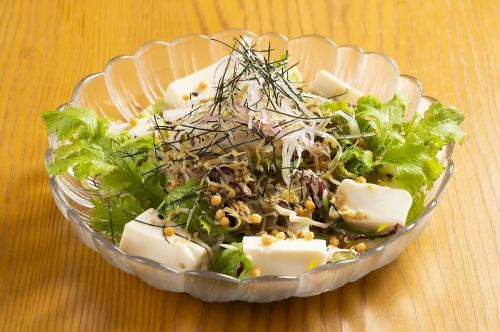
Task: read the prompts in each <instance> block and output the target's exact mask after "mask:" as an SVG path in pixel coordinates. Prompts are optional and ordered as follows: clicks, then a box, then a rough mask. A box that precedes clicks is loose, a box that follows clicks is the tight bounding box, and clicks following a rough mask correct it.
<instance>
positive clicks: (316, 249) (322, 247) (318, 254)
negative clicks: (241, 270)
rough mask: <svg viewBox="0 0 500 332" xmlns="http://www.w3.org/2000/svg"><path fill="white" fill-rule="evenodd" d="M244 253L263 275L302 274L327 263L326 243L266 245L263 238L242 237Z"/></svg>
mask: <svg viewBox="0 0 500 332" xmlns="http://www.w3.org/2000/svg"><path fill="white" fill-rule="evenodd" d="M243 251H244V252H245V253H246V254H247V255H248V256H250V258H251V259H252V265H253V267H256V268H258V269H259V270H260V273H261V275H299V274H302V273H303V272H306V271H307V270H310V269H313V268H315V267H316V266H319V265H323V264H325V263H326V258H327V250H326V241H325V240H303V239H293V240H277V241H276V242H274V243H272V244H271V245H267V246H266V245H264V244H263V243H262V237H260V236H245V237H243Z"/></svg>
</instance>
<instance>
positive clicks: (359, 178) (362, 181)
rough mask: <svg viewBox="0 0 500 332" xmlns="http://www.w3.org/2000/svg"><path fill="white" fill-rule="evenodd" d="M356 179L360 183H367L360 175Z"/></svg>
mask: <svg viewBox="0 0 500 332" xmlns="http://www.w3.org/2000/svg"><path fill="white" fill-rule="evenodd" d="M354 181H356V182H359V183H366V179H365V178H364V177H362V176H358V177H357V178H355V179H354Z"/></svg>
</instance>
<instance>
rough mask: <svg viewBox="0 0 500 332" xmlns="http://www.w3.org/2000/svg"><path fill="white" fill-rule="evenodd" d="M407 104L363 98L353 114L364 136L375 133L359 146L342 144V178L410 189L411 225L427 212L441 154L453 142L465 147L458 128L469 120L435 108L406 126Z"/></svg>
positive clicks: (398, 99) (397, 99) (441, 107)
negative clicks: (427, 196)
mask: <svg viewBox="0 0 500 332" xmlns="http://www.w3.org/2000/svg"><path fill="white" fill-rule="evenodd" d="M405 110H406V101H405V99H404V98H403V97H402V96H401V95H399V94H396V95H395V96H394V98H392V99H391V100H390V101H388V102H387V103H381V102H380V100H378V98H376V97H373V96H365V97H361V98H360V99H359V101H358V105H357V106H356V108H355V111H354V114H355V118H356V121H357V123H358V126H359V128H360V131H361V132H362V133H370V134H371V135H367V136H366V137H363V138H362V139H360V140H359V141H358V142H357V144H356V145H353V144H352V142H349V141H347V140H345V141H344V140H342V141H341V144H342V145H343V149H344V153H343V155H342V157H341V159H340V161H339V166H338V172H337V173H340V174H338V175H340V176H341V177H350V178H354V177H356V176H360V175H361V176H365V177H367V178H368V179H369V180H370V182H374V183H381V184H385V185H388V186H391V187H394V188H401V189H405V190H407V191H408V192H409V193H410V194H411V195H412V197H413V205H412V208H411V211H410V213H409V215H408V219H407V222H409V221H412V220H414V219H415V218H416V217H418V215H419V214H420V213H421V212H422V211H423V209H424V193H425V190H428V189H431V188H432V186H433V184H434V182H435V181H436V180H437V179H438V178H439V176H440V174H441V173H442V171H443V165H442V164H441V163H440V162H439V160H438V159H437V153H438V152H439V150H440V149H441V148H443V146H444V145H446V144H447V143H451V142H459V143H460V142H463V140H464V139H465V137H466V135H465V133H464V132H463V131H462V129H460V127H459V125H460V123H461V122H462V121H463V119H464V116H463V114H462V113H460V112H459V111H458V110H457V109H456V108H451V107H445V106H444V105H443V104H441V103H434V104H432V105H431V106H430V107H429V109H428V110H427V112H425V113H424V115H415V116H414V117H413V119H412V120H411V121H405V120H404V115H405Z"/></svg>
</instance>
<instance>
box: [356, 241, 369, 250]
mask: <svg viewBox="0 0 500 332" xmlns="http://www.w3.org/2000/svg"><path fill="white" fill-rule="evenodd" d="M355 248H356V251H357V252H364V251H365V250H366V244H365V243H364V242H360V243H358V244H356V247H355Z"/></svg>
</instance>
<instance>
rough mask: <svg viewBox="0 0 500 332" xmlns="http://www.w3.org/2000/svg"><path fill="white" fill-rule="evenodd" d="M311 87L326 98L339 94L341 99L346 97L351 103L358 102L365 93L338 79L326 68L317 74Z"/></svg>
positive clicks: (312, 90)
mask: <svg viewBox="0 0 500 332" xmlns="http://www.w3.org/2000/svg"><path fill="white" fill-rule="evenodd" d="M309 88H310V90H311V92H313V93H316V94H319V95H321V96H324V97H326V98H331V97H334V96H339V98H340V99H344V100H345V101H346V102H347V103H349V104H356V103H357V102H358V99H359V98H360V97H361V96H362V95H363V94H362V93H361V91H359V90H358V89H356V88H354V87H352V86H350V85H349V84H347V83H346V82H344V81H342V80H340V79H338V78H337V77H335V76H334V75H333V74H330V73H329V72H327V71H326V70H320V71H319V72H318V73H317V74H316V77H315V78H314V80H313V81H312V83H311V85H310V87H309Z"/></svg>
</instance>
